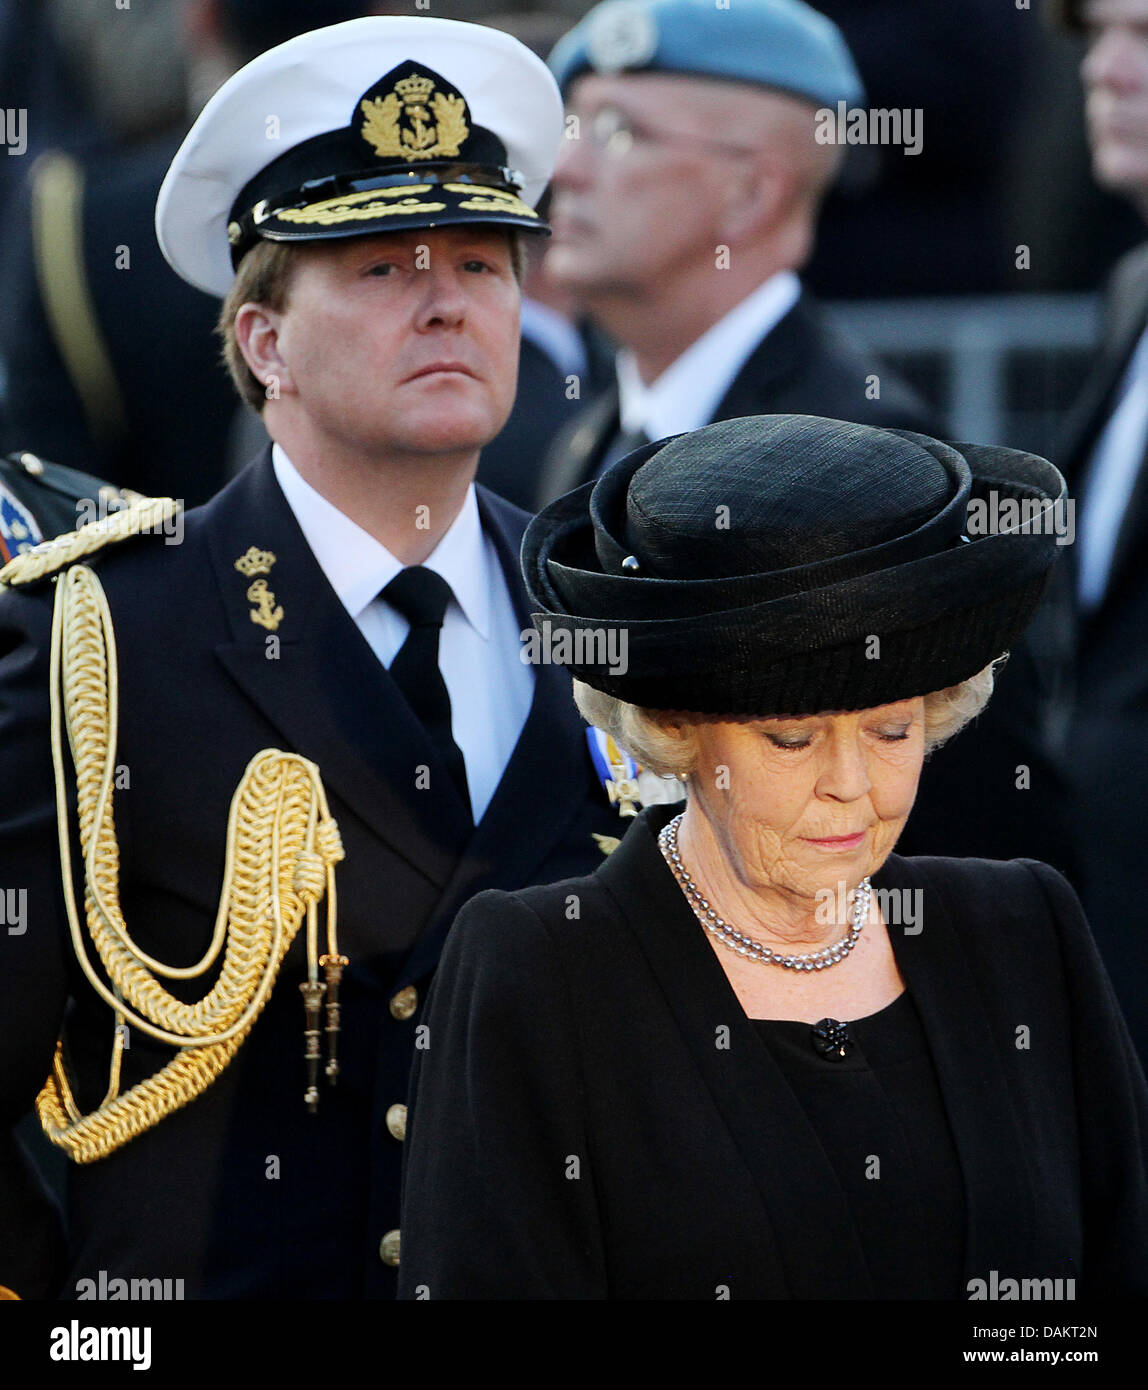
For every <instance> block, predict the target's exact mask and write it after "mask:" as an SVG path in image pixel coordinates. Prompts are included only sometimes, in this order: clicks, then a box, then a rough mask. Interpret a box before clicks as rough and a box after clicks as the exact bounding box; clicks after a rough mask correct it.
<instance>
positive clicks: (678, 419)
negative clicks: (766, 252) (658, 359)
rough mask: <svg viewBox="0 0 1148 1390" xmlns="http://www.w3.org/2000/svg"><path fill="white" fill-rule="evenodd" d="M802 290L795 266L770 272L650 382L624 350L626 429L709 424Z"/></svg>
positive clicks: (674, 430) (621, 383) (621, 398)
mask: <svg viewBox="0 0 1148 1390" xmlns="http://www.w3.org/2000/svg"><path fill="white" fill-rule="evenodd" d="M800 294H801V281H800V280H799V279H798V278H797V276H796V275H795V274H794V273H793V271H791V270H780V271H778V273H777V274H776V275H771V276H770V278H769V279H768V280H767V281H766V282H765V284H764V285H760V286H759V287H758V288H757V289H756V290H754V292H753V293H752V294H750V295H747V296H746V298H745V299H743V300H742V301H741V303H740V304H737V305H735V306H734V308H732V309H731V310H730V311H729V313H728V314H726V315H725V317H724V318H720V319H718V321H717V323H715V324H713V325H712V327H710V328H707V329H706V331H705V332H704V333H703V334H702V336H701V337H700V338H698V339H697V340H696V341H695V342H693V343H691V344H690V345H689V347H688V348H686V350H685V352H683V353H682V354H681V356H680V357H678V358H677V359H676V360H675V361H673V362H671V363H670V365H669V366H668V367H667V368H666V370H665V371H664V372H663V373H662V374H661V376H659V377H658V379H657V380H656V381H652V382H651V383H650V384H649V385H648V386H646V385H644V384H643V382H642V378H641V377H640V376H639V375H638V368H637V365H636V363H635V361H634V355H633V353H632V352H630V351H628V350H627V349H623V350H622V351H620V352H619V353H618V356H617V366H616V370H617V374H618V414H619V423H620V425H621V429H622V433H623V434H634V433H636V432H637V431H638V430H641V431H642V432H643V433H644V434H645V435H646V437H647V439H650V440H654V439H664V438H665V437H666V436H667V435H670V434H682V433H684V432H685V431H686V430H696V429H700V428H701V426H702V425H708V424H709V423H710V421H711V420H712V419H713V415H714V411H715V410H716V409H717V408H718V406H719V405H720V404H721V400H722V397H723V396H724V395H725V393H726V392H727V391H728V390H729V388H730V386H731V385H732V384H733V379H734V377H735V376H737V374H738V372H740V371H741V369H742V367H744V366H745V364H746V361H747V360H748V358H749V356H750V354H751V353H752V352H753V350H754V348H756V347H757V345H758V344H759V343H760V342H761V340H762V339H763V338H764V337H765V336H766V334H767V333H770V332H772V331H773V329H774V328H776V327H777V325H778V324H779V323H780V322H781V320H782V319H783V318H784V317H785V315H786V314H788V313H789V311H790V309H792V308H793V306H794V305H795V304H796V303H797V300H798V296H799V295H800Z"/></svg>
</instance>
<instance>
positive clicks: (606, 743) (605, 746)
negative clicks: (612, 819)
mask: <svg viewBox="0 0 1148 1390" xmlns="http://www.w3.org/2000/svg"><path fill="white" fill-rule="evenodd" d="M586 742H587V744H588V745H589V747H590V757H591V758H592V759H593V761H594V769H595V771H596V772H597V774H598V778H599V780H600V781H601V783H602V785H603V786H604V787H605V788H606V795H607V796H608V797H609V798H610V805H611V806H617V808H618V814H619V816H622V817H627V816H636V815H637V814H638V812H639V810H640V809H641V808H642V807H643V806H653V805H656V804H657V805H660V804H661V803H663V802H666V803H669V802H674V801H682V800H684V798H685V795H686V788H685V784H684V783H683V782H680V781H679V780H678V779H677V778H676V777H662V776H660V775H659V774H658V773H656V772H650V771H649V770H648V769H646V768H643V767H642V765H641V763H639V762H636V761H635V760H634V759H633V758H631V757H630V755H629V753H627V752H626V751H625V750H624V749H622V748H619V747H618V745H617V743H615V741H614V740H613V738H611V736H610V735H609V734H608V733H606V732H604V730H602V729H595V728H594V727H593V726H591V727H590V728H588V729H587V730H586ZM598 838H599V837H598V836H595V839H598ZM603 852H604V853H608V852H609V851H607V850H605V849H604V850H603Z"/></svg>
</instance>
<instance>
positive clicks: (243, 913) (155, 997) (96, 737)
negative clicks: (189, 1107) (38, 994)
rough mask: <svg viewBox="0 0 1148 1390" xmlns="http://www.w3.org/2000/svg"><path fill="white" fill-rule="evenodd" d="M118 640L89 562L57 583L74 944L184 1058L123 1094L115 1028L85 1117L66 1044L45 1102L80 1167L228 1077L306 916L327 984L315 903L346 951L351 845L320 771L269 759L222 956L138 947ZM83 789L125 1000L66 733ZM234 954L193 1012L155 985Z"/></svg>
mask: <svg viewBox="0 0 1148 1390" xmlns="http://www.w3.org/2000/svg"><path fill="white" fill-rule="evenodd" d="M116 667H117V662H116V651H115V635H114V631H113V628H112V622H111V613H110V611H109V609H108V605H107V599H106V597H105V595H104V592H103V587H102V585H101V584H100V582H99V580H98V579H97V577H96V576H95V574H94V573H93V572H92V570H90V569H88V568H87V567H86V566H83V565H75V566H73V567H72V568H71V569H69V570H67V571H66V572H65V573H64V574H63V575H62V576H61V578H60V579H59V580H58V581H57V592H56V605H55V613H54V619H53V630H52V671H51V694H52V754H53V762H54V766H55V773H56V805H57V822H58V832H59V840H60V862H61V869H62V875H63V887H64V897H65V902H66V905H67V910H68V922H69V927H70V930H71V934H72V944H73V947H74V949H75V951H76V956H77V959H78V961H79V963H80V966H81V968H82V969H83V971H84V973H85V975H86V976H87V978H88V980H89V981H90V983H91V984H92V987H93V988H94V989H95V990H96V992H97V993H98V994H99V995H100V997H101V998H102V999H103V1000H104V1002H105V1003H107V1004H108V1006H109V1007H110V1008H112V1009H113V1010H114V1011H115V1014H116V1023H117V1025H121V1024H123V1023H124V1022H126V1023H128V1024H129V1025H130V1026H132V1027H135V1028H138V1029H140V1030H141V1031H142V1032H143V1033H145V1034H147V1035H148V1036H150V1037H153V1038H155V1039H157V1040H158V1041H160V1042H163V1043H167V1044H169V1045H172V1046H175V1047H178V1048H180V1051H179V1052H178V1054H177V1055H176V1056H175V1057H174V1058H173V1059H172V1060H171V1061H170V1062H168V1063H167V1064H166V1065H165V1066H164V1067H162V1068H161V1069H160V1070H159V1071H158V1072H156V1073H155V1075H153V1076H151V1077H149V1078H148V1079H147V1080H145V1081H142V1082H140V1083H139V1084H137V1085H136V1086H133V1087H132V1088H131V1089H130V1090H129V1091H127V1092H126V1093H125V1094H124V1095H122V1096H121V1095H119V1094H118V1091H119V1079H118V1072H119V1055H120V1052H121V1051H122V1033H121V1032H120V1031H118V1030H117V1035H116V1046H115V1047H114V1049H113V1058H112V1071H111V1077H110V1081H109V1087H108V1094H107V1096H106V1097H105V1099H104V1101H103V1103H102V1104H101V1105H100V1106H99V1107H98V1108H97V1109H96V1110H95V1111H93V1112H92V1113H91V1114H89V1115H86V1116H81V1115H80V1114H79V1111H78V1109H77V1107H76V1104H75V1101H74V1098H73V1096H72V1092H71V1088H70V1086H69V1083H68V1078H67V1073H66V1069H65V1066H64V1060H63V1050H62V1041H61V1042H60V1043H57V1047H56V1056H55V1061H54V1064H53V1069H52V1075H51V1076H50V1077H49V1078H48V1080H47V1082H45V1084H44V1087H43V1089H42V1090H41V1092H40V1094H39V1096H38V1097H37V1101H36V1109H37V1113H38V1114H39V1117H40V1122H41V1124H42V1125H43V1128H44V1131H45V1133H46V1134H47V1135H48V1137H49V1138H50V1139H51V1140H52V1142H53V1143H55V1144H58V1145H59V1146H60V1147H61V1148H63V1149H65V1150H66V1151H67V1153H68V1154H69V1156H70V1157H71V1158H72V1159H73V1160H74V1161H75V1162H77V1163H90V1162H93V1161H94V1160H96V1159H99V1158H104V1157H106V1156H107V1155H108V1154H109V1153H112V1152H113V1151H114V1150H115V1149H117V1148H119V1147H120V1146H121V1145H123V1144H126V1143H127V1142H128V1141H129V1140H131V1139H133V1138H135V1137H136V1135H138V1134H140V1133H142V1132H143V1131H144V1130H146V1129H149V1128H150V1127H151V1126H152V1125H154V1124H157V1123H158V1122H159V1121H160V1120H161V1119H163V1117H164V1116H165V1115H169V1114H171V1113H172V1111H174V1110H177V1109H179V1108H180V1107H181V1106H184V1105H186V1104H188V1102H189V1101H191V1100H194V1099H195V1097H196V1096H198V1095H199V1094H201V1092H202V1091H204V1090H205V1089H206V1088H207V1087H208V1086H209V1085H210V1084H211V1083H212V1082H213V1081H214V1080H215V1079H216V1077H218V1076H219V1074H220V1073H221V1072H222V1071H223V1069H224V1068H225V1067H226V1066H227V1065H228V1063H229V1062H230V1061H231V1059H232V1058H233V1057H234V1055H235V1053H236V1052H237V1051H238V1049H239V1047H240V1045H241V1044H242V1042H243V1040H244V1039H245V1038H246V1036H247V1034H248V1032H249V1031H250V1029H251V1027H252V1026H253V1024H254V1022H255V1020H256V1018H257V1017H258V1015H259V1012H260V1010H261V1009H262V1007H263V1005H264V1003H265V1002H266V1000H267V997H268V995H269V994H270V991H271V988H272V986H273V985H274V983H275V979H276V976H277V974H278V971H279V967H280V965H281V964H282V961H283V957H284V956H285V955H286V953H287V950H288V949H289V947H290V946H291V943H292V941H293V940H294V938H295V936H296V934H297V932H298V930H299V928H300V926H301V925H302V922H303V919H304V916H306V918H307V923H308V931H307V938H308V967H309V974H310V975H311V976H312V978H317V971H318V963H317V907H318V904H319V902H320V901H321V899H322V897H323V895H324V893H326V894H327V938H328V942H329V943H332V942H334V941H335V923H334V913H335V903H334V868H335V864H336V863H337V862H338V861H339V860H341V859H342V857H343V849H342V844H341V841H340V839H339V832H338V826H337V825H336V824H335V822H334V821H333V820H332V819H331V816H330V812H329V810H328V807H327V801H326V795H325V793H324V790H323V785H322V782H321V780H320V777H319V770H318V768H317V767H316V766H315V765H314V764H313V763H311V762H309V761H308V760H307V759H305V758H302V757H299V756H298V755H297V754H292V753H283V752H280V751H278V750H276V749H264V750H263V751H262V752H261V753H258V754H256V756H255V757H254V758H253V759H252V760H251V762H250V763H249V764H248V766H247V769H246V771H245V772H244V774H243V777H242V779H241V781H240V783H239V786H238V787H237V789H236V792H235V795H234V797H233V798H232V802H231V809H230V813H229V816H228V825H227V843H226V860H225V866H224V881H223V886H222V889H221V893H220V902H219V910H218V913H217V916H216V923H215V930H214V933H213V937H212V941H211V944H210V945H209V946H208V949H207V951H206V953H205V954H204V956H203V957H202V959H201V960H199V961H198V962H197V963H196V964H195V965H192V966H185V967H174V966H166V965H163V964H162V963H160V962H158V961H156V960H153V959H152V957H151V956H149V955H147V953H146V952H144V951H142V950H140V948H139V947H138V946H137V945H136V944H135V942H134V941H133V940H132V938H131V937H130V935H129V934H128V931H127V926H126V924H125V922H124V919H123V916H122V914H121V912H120V904H119V848H118V845H117V842H116V835H115V823H114V818H113V812H112V799H113V791H112V787H113V779H114V773H115V758H116V729H117V722H118V688H117V676H116ZM65 729H66V731H67V735H68V742H69V745H70V750H71V757H72V762H73V765H74V767H75V778H76V811H77V815H78V820H79V838H80V848H81V852H82V854H83V856H84V913H85V920H86V925H87V931H88V935H89V936H90V939H91V942H92V944H93V945H94V946H95V949H96V953H97V954H98V956H99V958H100V961H101V962H102V964H103V967H104V970H105V971H106V973H107V977H108V980H110V982H111V986H112V988H111V989H109V988H108V986H107V984H105V982H104V981H103V980H102V979H101V978H100V976H99V975H98V974H97V972H96V970H95V969H94V967H93V966H92V963H91V961H90V959H89V957H88V952H87V948H86V945H85V939H84V932H83V929H82V927H81V925H80V922H79V915H78V913H77V910H76V903H75V892H74V886H73V875H72V862H71V839H70V829H69V819H68V804H67V802H68V795H67V783H66V778H65V773H64V757H63V732H64V730H65ZM221 948H222V950H223V962H222V965H221V968H220V971H219V975H218V978H217V979H216V981H215V984H214V985H213V986H212V988H211V989H210V990H209V991H208V992H207V993H206V994H205V995H204V996H203V997H202V998H201V999H200V1000H199V1001H198V1002H196V1003H194V1004H186V1003H184V1002H183V1001H182V1000H180V999H178V998H176V997H175V996H174V995H173V994H171V993H170V992H169V991H168V990H167V989H165V988H164V987H163V986H162V985H161V984H160V983H159V981H158V980H156V978H155V975H156V974H160V975H165V976H167V977H168V978H179V979H191V978H195V977H197V976H199V975H202V974H203V973H204V972H205V971H207V970H208V969H210V968H211V966H212V965H213V964H214V963H215V961H216V960H217V958H218V957H219V953H220V950H221Z"/></svg>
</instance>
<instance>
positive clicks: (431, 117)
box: [155, 15, 563, 297]
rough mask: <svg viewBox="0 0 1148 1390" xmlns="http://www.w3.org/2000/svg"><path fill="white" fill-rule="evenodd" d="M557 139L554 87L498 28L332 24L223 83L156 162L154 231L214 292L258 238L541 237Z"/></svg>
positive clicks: (389, 21) (559, 122)
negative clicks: (474, 232)
mask: <svg viewBox="0 0 1148 1390" xmlns="http://www.w3.org/2000/svg"><path fill="white" fill-rule="evenodd" d="M562 131H563V114H562V99H561V97H560V95H559V92H558V87H557V84H556V83H555V81H554V78H553V77H552V76H551V74H550V71H549V69H548V68H547V67H546V65H545V63H543V62H542V60H541V59H540V58H537V57H536V56H535V55H534V54H533V53H531V51H530V50H529V49H528V48H527V47H526V46H525V45H524V44H522V43H519V41H518V40H517V39H515V38H512V37H511V36H510V35H509V34H504V33H502V32H501V31H499V30H497V29H488V28H485V27H484V26H482V25H479V24H467V23H463V22H461V21H457V20H450V19H429V18H420V17H414V16H405V17H396V16H388V15H376V16H370V17H367V18H365V19H352V20H348V21H347V22H346V23H343V24H333V25H330V26H328V27H327V28H325V29H314V30H311V31H310V32H309V33H306V34H300V35H299V36H298V37H296V38H293V39H290V40H289V41H288V42H287V43H283V44H280V45H279V46H278V47H277V48H272V49H269V50H268V51H267V52H266V53H263V54H260V56H259V57H258V58H255V59H253V60H252V61H251V62H250V63H248V64H247V66H246V67H244V68H241V69H240V71H239V72H237V73H235V74H234V76H232V77H231V78H229V79H228V81H227V82H225V83H224V84H223V86H222V87H221V88H220V89H219V90H218V91H217V92H216V93H215V95H214V96H213V97H212V98H211V100H210V101H209V102H208V103H207V105H206V106H205V107H204V108H203V111H202V112H201V113H200V115H199V118H198V119H197V120H196V122H195V124H194V125H193V126H192V128H191V130H190V131H189V132H188V134H187V136H186V138H185V139H184V141H183V144H182V145H181V146H180V147H179V149H178V151H177V152H176V155H175V158H174V159H173V160H172V163H171V168H170V169H169V170H168V172H167V176H166V178H165V179H164V181H163V186H162V187H161V188H160V191H159V198H158V200H157V202H156V214H155V225H156V236H157V238H158V240H159V245H160V249H161V250H162V251H163V254H164V256H165V257H166V259H167V261H168V264H169V265H170V266H171V267H172V269H173V270H175V272H176V273H177V274H178V275H179V276H181V277H182V278H183V279H184V280H186V281H188V283H189V284H192V285H194V286H196V288H197V289H201V290H206V291H207V292H208V293H209V294H214V295H218V296H220V297H222V296H224V295H226V294H227V292H228V290H229V289H230V287H231V282H232V280H233V279H234V274H235V266H236V265H237V264H238V262H239V260H240V259H241V258H242V256H243V255H244V254H245V253H246V252H247V251H248V250H249V249H250V248H251V247H252V246H253V245H255V243H256V242H257V241H259V240H260V239H265V240H271V241H314V240H327V239H331V238H336V237H347V236H364V235H368V234H373V233H376V232H383V231H401V230H406V229H408V228H413V227H433V226H449V225H453V224H457V223H461V222H482V223H494V224H498V225H506V226H511V227H518V228H520V229H522V230H526V231H534V232H546V231H548V230H549V229H548V228H547V227H546V225H545V223H543V222H542V221H541V220H540V219H539V217H538V214H537V213H536V212H535V211H534V208H535V205H536V204H537V202H538V200H539V198H541V196H542V193H543V191H544V190H545V188H546V185H547V183H548V182H549V180H550V175H551V173H552V172H553V169H554V162H555V159H556V157H557V153H558V145H559V142H560V140H561V138H562ZM241 195H242V196H241Z"/></svg>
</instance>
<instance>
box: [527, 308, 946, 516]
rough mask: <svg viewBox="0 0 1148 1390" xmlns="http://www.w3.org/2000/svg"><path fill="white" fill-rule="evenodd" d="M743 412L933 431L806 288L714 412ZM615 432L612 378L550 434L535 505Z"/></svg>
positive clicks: (910, 398) (727, 416)
mask: <svg viewBox="0 0 1148 1390" xmlns="http://www.w3.org/2000/svg"><path fill="white" fill-rule="evenodd" d="M873 374H876V375H878V376H879V377H880V379H881V382H880V385H881V395H880V397H879V399H877V400H869V399H867V397H866V381H867V378H868V377H869V376H870V375H873ZM741 415H824V416H826V417H827V418H828V419H830V420H852V421H855V422H856V423H857V424H859V425H879V426H880V425H883V426H886V427H888V428H891V429H905V430H920V431H922V432H923V433H925V434H933V433H935V432H936V427H935V426H934V425H932V424H931V423H930V421H929V419H928V418H927V415H926V412H925V408H924V407H923V405H922V404H921V402H920V401H919V400H918V399H917V397H916V396H915V395H914V394H913V392H912V391H911V390H910V389H909V388H908V387H907V386H906V385H905V383H904V382H903V381H901V380H900V379H899V378H898V377H897V376H896V375H895V374H894V373H893V372H891V371H887V370H886V369H885V368H884V367H883V365H882V364H881V363H880V362H879V361H878V360H877V359H876V357H875V356H874V355H872V354H869V353H864V352H862V351H861V350H860V349H859V348H858V346H857V345H856V344H855V343H853V342H851V341H850V340H849V339H848V338H847V337H846V336H845V335H844V334H843V333H842V332H841V331H840V330H839V329H837V327H836V326H835V325H833V324H832V323H831V322H830V321H829V320H828V318H827V317H826V315H825V311H824V310H823V309H821V308H820V306H819V305H818V304H817V303H816V301H815V300H813V298H812V297H811V296H810V295H809V294H808V292H806V291H802V293H801V296H800V298H799V299H798V300H797V302H796V303H795V304H794V306H793V308H792V309H790V311H789V312H788V313H787V314H786V315H785V316H784V317H783V318H782V319H781V321H780V322H779V323H778V324H777V325H776V326H775V327H774V328H773V329H772V330H771V331H770V332H769V333H767V334H766V336H765V337H764V338H763V339H762V340H761V342H760V343H759V344H758V346H757V347H756V348H754V350H753V352H752V353H751V354H750V355H749V357H748V358H747V359H746V362H745V365H744V366H743V367H742V369H741V370H740V371H739V372H738V374H737V375H736V376H735V377H734V379H733V381H732V382H731V383H730V386H729V389H728V390H727V391H726V393H725V395H724V396H723V397H722V400H721V402H720V404H719V405H718V408H717V409H716V410H715V411H714V414H713V419H714V420H733V419H736V418H737V417H738V416H741ZM707 423H712V422H707ZM617 432H618V385H617V382H616V381H615V382H614V383H613V384H612V385H611V386H609V387H608V388H607V389H606V390H604V391H603V392H602V394H601V395H600V396H599V397H598V399H597V400H595V401H594V402H593V403H592V404H591V405H589V406H587V407H586V409H585V410H583V411H581V412H580V413H579V414H578V415H577V416H575V418H574V419H573V420H572V421H571V422H570V424H569V425H567V426H566V427H565V428H564V429H563V430H562V432H561V433H560V434H559V435H558V437H557V438H556V439H555V441H554V443H553V445H552V446H551V449H550V452H549V453H548V454H547V456H546V460H545V462H544V463H543V465H542V470H541V472H540V474H539V478H538V493H537V496H536V498H535V505H536V506H538V507H543V506H545V505H546V503H547V502H552V501H553V500H554V499H555V498H556V497H561V496H562V495H563V493H566V492H570V491H572V490H573V489H574V488H576V487H579V486H581V484H582V483H586V482H589V481H590V479H591V478H592V477H593V476H594V475H595V473H596V472H597V470H598V467H599V465H600V464H601V462H602V457H603V455H604V454H605V452H606V450H607V448H608V447H609V445H610V443H611V441H612V440H613V438H614V436H615V435H616V434H617Z"/></svg>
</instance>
